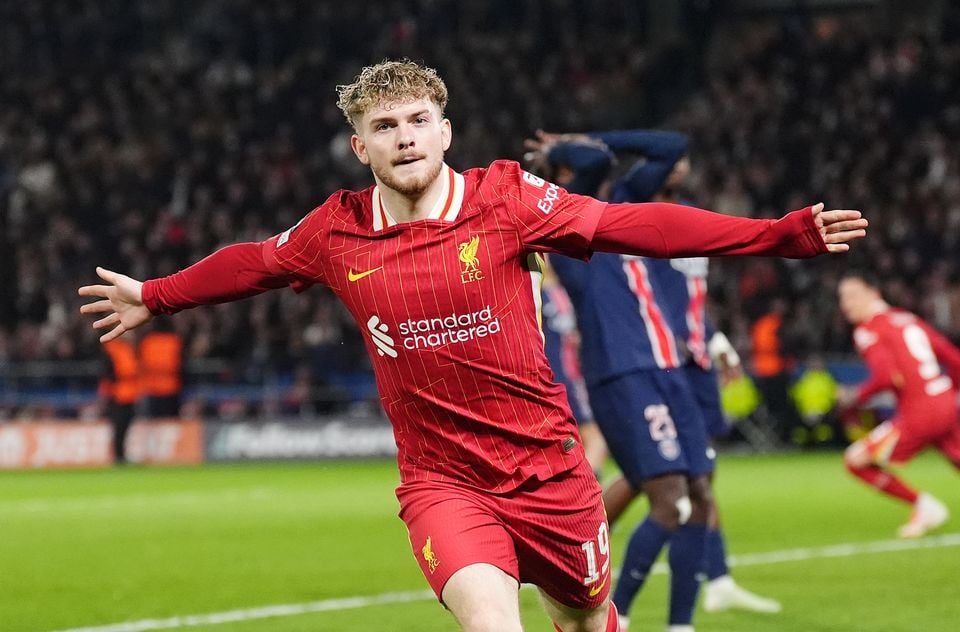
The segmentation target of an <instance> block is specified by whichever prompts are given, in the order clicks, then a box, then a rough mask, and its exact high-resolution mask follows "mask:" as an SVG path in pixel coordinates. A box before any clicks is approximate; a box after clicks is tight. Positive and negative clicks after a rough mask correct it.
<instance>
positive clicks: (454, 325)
mask: <svg viewBox="0 0 960 632" xmlns="http://www.w3.org/2000/svg"><path fill="white" fill-rule="evenodd" d="M398 329H399V330H400V335H401V336H403V347H404V348H405V349H426V348H430V347H442V346H443V345H446V344H450V343H452V342H466V341H468V340H473V339H474V338H484V337H486V336H489V335H491V334H496V333H500V319H499V318H495V317H494V316H493V313H492V310H491V309H490V306H489V305H487V306H486V307H484V308H483V309H481V310H477V311H475V312H467V313H465V314H457V313H453V314H450V315H449V316H443V317H437V318H424V319H422V320H413V319H409V320H406V321H403V322H401V323H400V324H399V325H398Z"/></svg>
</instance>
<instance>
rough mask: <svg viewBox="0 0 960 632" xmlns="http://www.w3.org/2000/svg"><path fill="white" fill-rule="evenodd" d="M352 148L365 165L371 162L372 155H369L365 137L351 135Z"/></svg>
mask: <svg viewBox="0 0 960 632" xmlns="http://www.w3.org/2000/svg"><path fill="white" fill-rule="evenodd" d="M350 149H352V150H353V153H354V154H356V156H357V160H359V161H360V162H362V163H363V164H365V165H369V164H370V157H369V156H367V146H366V144H364V142H363V139H362V138H360V137H359V136H358V135H356V134H354V135H353V136H351V137H350Z"/></svg>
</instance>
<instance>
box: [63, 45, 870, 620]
mask: <svg viewBox="0 0 960 632" xmlns="http://www.w3.org/2000/svg"><path fill="white" fill-rule="evenodd" d="M339 93H340V102H339V105H340V107H341V109H342V110H343V112H344V114H345V115H346V116H347V119H348V120H349V121H350V123H351V124H352V125H353V128H354V130H355V132H356V133H355V134H354V136H353V137H352V147H353V150H354V153H355V154H356V155H357V157H358V159H359V160H360V161H361V162H362V163H363V164H365V165H368V166H370V168H371V170H372V171H373V175H374V179H375V181H376V186H374V187H371V188H369V189H366V190H364V191H360V192H351V191H339V192H337V193H335V194H334V195H332V196H331V197H330V198H329V199H328V200H327V201H326V202H325V203H324V204H323V205H322V206H320V207H318V208H317V209H315V210H314V211H313V212H311V213H309V214H308V215H307V216H306V217H305V218H304V219H303V220H301V221H300V222H299V223H298V224H297V225H296V226H294V227H293V228H290V229H288V230H287V231H285V232H283V233H281V234H279V235H276V236H274V237H272V238H270V239H267V240H265V241H263V242H260V243H246V244H235V245H233V246H228V247H227V248H224V249H222V250H219V251H217V252H216V253H214V254H213V255H211V256H209V257H207V258H206V259H204V260H202V261H200V262H199V263H196V264H194V265H192V266H190V267H189V268H186V269H185V270H182V271H180V272H178V273H176V274H174V275H171V276H169V277H164V278H160V279H153V280H150V281H147V282H145V283H141V282H139V281H137V280H135V279H132V278H130V277H127V276H124V275H121V274H118V273H116V272H112V271H109V270H104V269H102V268H98V270H97V273H98V274H99V275H100V277H101V278H102V279H104V281H106V284H105V285H91V286H85V287H82V288H80V294H81V295H82V296H92V297H99V298H100V299H101V300H97V301H95V302H93V303H90V304H88V305H85V306H83V307H82V308H81V311H82V312H83V313H86V314H92V313H102V314H104V316H103V317H101V318H100V319H98V320H97V321H95V322H94V324H93V325H94V327H95V328H98V329H107V330H108V331H107V333H105V334H104V335H103V336H101V340H102V341H104V342H106V341H108V340H112V339H114V338H116V337H118V336H120V335H122V334H123V333H124V332H125V331H128V330H130V329H133V328H135V327H139V326H140V325H142V324H144V323H146V322H147V321H149V320H150V319H151V318H152V317H153V316H154V315H155V314H158V313H174V312H176V311H179V310H182V309H186V308H189V307H194V306H197V305H204V304H212V303H219V302H225V301H230V300H236V299H240V298H244V297H248V296H252V295H254V294H257V293H260V292H263V291H266V290H268V289H274V288H280V287H284V286H287V285H290V286H293V287H294V289H297V290H304V289H306V288H307V287H309V286H310V285H312V284H314V283H323V284H326V285H327V286H329V287H330V288H331V289H332V290H333V291H334V292H335V293H336V294H337V295H338V296H339V298H340V299H341V300H342V301H343V302H344V304H345V305H346V306H347V308H348V309H349V310H350V312H351V314H352V315H353V316H354V318H355V319H356V320H357V322H358V323H359V324H360V326H361V328H362V329H363V330H365V331H366V332H367V336H366V344H367V350H368V352H369V353H370V356H371V358H372V360H373V364H374V371H375V374H376V378H377V385H378V389H379V391H380V399H381V402H382V404H383V407H384V409H385V410H386V413H387V415H388V416H389V418H390V420H391V423H392V424H393V427H394V435H395V437H396V440H397V446H398V450H399V454H398V462H399V467H400V478H401V482H400V486H399V488H398V489H397V497H398V499H399V500H400V517H401V518H402V519H403V521H404V522H405V523H406V525H407V528H408V530H409V533H410V540H411V544H412V546H413V551H414V555H415V557H416V558H417V561H418V563H419V564H420V566H421V569H422V571H423V574H424V576H425V577H426V578H427V581H428V582H429V583H430V585H431V586H432V588H433V589H434V591H435V592H436V594H437V596H438V597H439V598H440V599H441V600H442V602H443V603H444V605H446V607H447V608H448V609H449V610H450V611H451V612H452V613H453V616H454V617H455V618H456V620H457V622H458V623H459V625H460V626H461V627H462V628H463V629H464V630H467V631H469V632H516V631H519V630H521V624H520V614H519V603H518V588H519V582H530V583H533V584H536V585H537V586H538V587H539V588H540V592H541V595H542V597H543V602H544V605H545V607H546V609H547V611H548V613H549V615H550V617H551V618H552V619H553V621H554V622H555V623H556V625H557V628H558V629H560V630H562V631H563V632H573V631H576V632H604V631H606V632H613V631H616V630H618V627H619V626H618V623H617V616H616V609H615V608H612V607H611V606H609V605H608V603H609V602H608V593H609V588H610V579H609V575H610V560H609V542H608V539H607V523H606V519H605V516H604V511H603V504H602V502H601V499H600V494H601V490H600V486H599V484H598V483H597V481H596V479H595V477H594V476H593V473H592V472H591V470H590V467H589V466H588V465H587V462H586V460H585V459H584V457H583V449H582V447H581V445H580V441H579V437H578V434H577V430H576V425H575V423H574V421H573V418H572V415H571V414H570V409H569V406H568V405H567V403H566V401H565V398H564V397H563V390H562V388H561V387H560V386H558V385H557V384H555V383H554V382H553V380H552V375H551V373H550V370H549V368H548V364H547V360H546V358H545V356H544V353H543V346H542V344H543V338H542V334H541V331H540V325H539V318H538V314H537V302H538V298H539V291H540V288H539V285H540V270H539V267H538V261H539V259H538V257H537V256H536V254H535V253H537V252H559V253H562V254H566V255H571V256H577V257H581V258H587V257H589V256H590V254H591V253H592V252H593V251H594V250H605V251H617V252H624V253H628V254H638V255H650V256H661V257H674V256H692V255H720V254H728V255H730V254H768V255H781V256H790V257H807V256H813V255H816V254H819V253H825V252H844V251H846V250H847V249H848V248H849V245H848V243H847V242H849V241H851V240H853V239H856V238H858V237H862V236H863V235H864V234H865V228H866V225H867V222H866V220H864V219H861V218H860V214H859V213H858V212H856V211H827V212H823V210H822V208H823V207H822V205H817V206H815V207H812V208H810V207H808V208H806V209H802V210H800V211H795V212H793V213H791V214H788V215H787V216H786V217H785V218H783V219H781V220H778V221H773V220H748V219H742V218H737V217H731V216H725V215H719V214H713V213H709V212H703V211H699V210H697V209H691V208H686V207H673V206H668V205H663V204H604V203H601V202H598V201H597V200H594V199H592V198H588V197H583V196H576V195H571V194H568V193H567V192H566V191H564V190H563V189H561V188H559V187H557V186H556V185H553V184H550V183H547V182H544V181H543V180H541V179H540V178H537V177H534V176H532V175H531V174H529V173H525V172H523V171H522V170H521V169H520V166H519V165H518V164H517V163H515V162H509V161H498V162H494V163H493V164H491V165H490V167H488V168H486V169H471V170H469V171H466V172H465V173H463V174H460V173H457V172H455V171H454V170H453V169H451V168H450V167H448V166H447V165H446V164H444V161H443V156H444V152H445V151H446V150H447V148H448V147H449V146H450V142H451V135H452V133H451V126H450V121H449V120H447V119H446V118H444V116H443V110H444V106H445V105H446V102H447V91H446V87H445V86H444V84H443V82H442V80H441V79H440V78H439V77H438V76H437V74H436V72H435V71H434V70H432V69H429V68H424V67H422V66H419V65H417V64H415V63H413V62H409V61H399V62H397V61H391V62H383V63H381V64H377V65H376V66H372V67H368V68H365V69H363V71H362V72H361V73H360V75H359V76H358V77H357V79H356V81H355V82H354V83H352V84H350V85H347V86H340V87H339Z"/></svg>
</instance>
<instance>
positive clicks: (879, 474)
mask: <svg viewBox="0 0 960 632" xmlns="http://www.w3.org/2000/svg"><path fill="white" fill-rule="evenodd" d="M847 469H848V470H850V473H851V474H853V475H854V476H856V477H857V478H859V479H862V480H864V481H866V482H867V484H868V485H871V486H873V487H876V488H877V489H879V490H880V491H881V492H883V493H884V494H888V495H890V496H893V497H894V498H899V499H900V500H902V501H904V502H906V503H909V504H911V505H912V504H913V503H915V502H917V492H916V490H914V489H913V488H912V487H910V486H909V485H907V484H906V483H904V482H903V481H901V480H900V479H899V478H897V477H896V476H895V475H894V474H892V473H891V472H888V471H887V470H884V469H882V468H880V467H877V466H876V465H868V466H866V467H855V466H853V465H850V464H849V463H848V464H847Z"/></svg>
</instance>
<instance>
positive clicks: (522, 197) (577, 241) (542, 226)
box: [485, 160, 606, 259]
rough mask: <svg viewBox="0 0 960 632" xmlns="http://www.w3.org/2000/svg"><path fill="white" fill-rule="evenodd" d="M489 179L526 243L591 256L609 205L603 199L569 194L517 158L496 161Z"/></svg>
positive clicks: (572, 255)
mask: <svg viewBox="0 0 960 632" xmlns="http://www.w3.org/2000/svg"><path fill="white" fill-rule="evenodd" d="M485 178H486V179H488V180H491V181H493V183H494V186H495V187H496V188H497V189H498V193H499V195H500V196H501V197H502V199H503V200H504V201H506V202H507V206H506V210H507V213H508V216H509V221H511V222H512V223H513V224H514V226H516V228H517V230H518V232H519V233H520V239H521V241H522V242H523V244H524V246H526V247H527V248H529V249H531V250H538V251H545V252H559V253H560V254H563V255H567V256H569V257H575V258H578V259H586V258H589V256H590V253H591V249H590V242H591V240H592V239H593V232H594V230H595V229H596V227H597V222H598V221H599V220H600V215H601V214H602V213H603V209H604V207H605V206H606V205H605V204H604V203H603V202H600V201H599V200H595V199H594V198H592V197H587V196H585V195H576V194H573V193H569V192H568V191H567V190H566V189H562V188H560V187H559V186H557V185H555V184H553V183H552V182H547V181H546V180H544V179H543V178H540V177H537V176H535V175H533V174H532V173H529V172H527V171H524V170H523V169H522V168H521V167H520V165H519V164H518V163H516V162H513V161H507V160H498V161H497V162H495V163H493V164H492V165H490V167H489V168H488V169H487V174H486V176H485Z"/></svg>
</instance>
